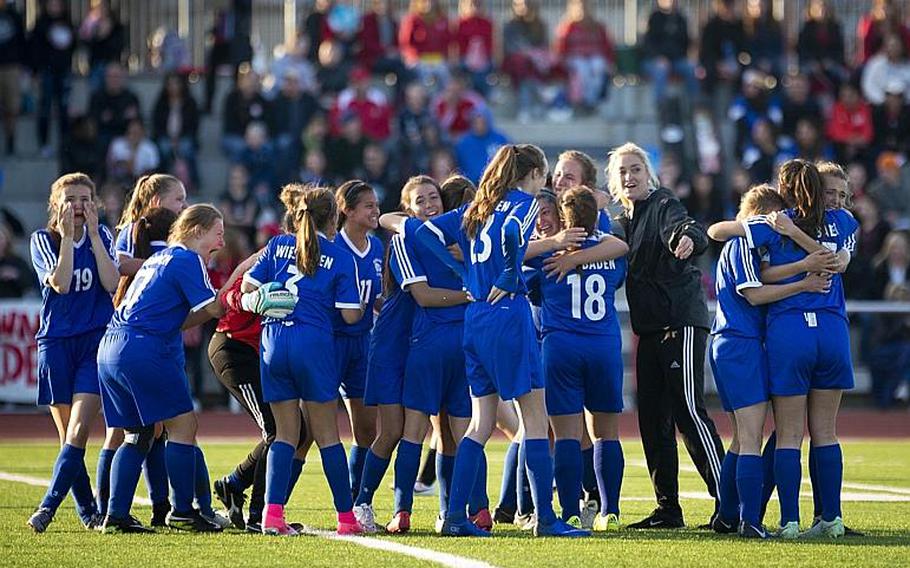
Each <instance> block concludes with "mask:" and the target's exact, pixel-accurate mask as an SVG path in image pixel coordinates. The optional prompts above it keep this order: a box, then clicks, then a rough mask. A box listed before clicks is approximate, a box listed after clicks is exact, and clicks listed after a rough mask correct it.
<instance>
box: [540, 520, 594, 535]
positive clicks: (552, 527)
mask: <svg viewBox="0 0 910 568" xmlns="http://www.w3.org/2000/svg"><path fill="white" fill-rule="evenodd" d="M534 536H559V537H564V538H582V537H586V536H591V531H587V530H584V529H577V528H575V527H573V526H572V525H570V524H569V523H567V522H565V521H563V520H562V519H556V520H555V521H553V522H552V523H550V524H549V525H545V524H543V523H541V522H540V520H538V521H537V525H536V526H535V527H534Z"/></svg>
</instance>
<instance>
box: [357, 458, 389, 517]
mask: <svg viewBox="0 0 910 568" xmlns="http://www.w3.org/2000/svg"><path fill="white" fill-rule="evenodd" d="M391 461H392V460H389V459H385V458H381V457H379V456H377V455H376V454H374V453H373V450H369V451H368V452H367V457H366V459H365V460H363V477H361V478H360V487H358V488H357V499H355V500H354V505H364V504H365V505H372V504H373V495H375V493H376V490H377V489H379V485H380V484H381V483H382V478H383V477H385V472H386V471H388V469H389V464H390V463H391Z"/></svg>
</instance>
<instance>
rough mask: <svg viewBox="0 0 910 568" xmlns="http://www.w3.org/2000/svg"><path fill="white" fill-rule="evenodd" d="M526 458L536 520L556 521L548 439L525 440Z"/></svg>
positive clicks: (551, 460)
mask: <svg viewBox="0 0 910 568" xmlns="http://www.w3.org/2000/svg"><path fill="white" fill-rule="evenodd" d="M523 443H524V445H525V447H526V448H525V454H526V455H527V459H528V479H529V480H530V482H531V498H532V499H533V500H534V508H535V509H536V510H537V522H539V523H542V524H544V525H549V524H551V523H553V522H555V521H556V513H554V512H553V459H552V458H551V457H550V440H547V439H546V438H544V439H538V440H527V439H526V440H525V441H524V442H523Z"/></svg>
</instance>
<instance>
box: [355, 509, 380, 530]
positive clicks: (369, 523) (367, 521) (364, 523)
mask: <svg viewBox="0 0 910 568" xmlns="http://www.w3.org/2000/svg"><path fill="white" fill-rule="evenodd" d="M354 518H355V519H357V522H358V523H360V526H361V527H363V532H364V533H368V534H373V533H375V532H376V531H377V530H378V529H377V528H376V519H375V517H374V515H373V507H372V506H371V505H368V504H366V503H363V504H362V505H355V506H354Z"/></svg>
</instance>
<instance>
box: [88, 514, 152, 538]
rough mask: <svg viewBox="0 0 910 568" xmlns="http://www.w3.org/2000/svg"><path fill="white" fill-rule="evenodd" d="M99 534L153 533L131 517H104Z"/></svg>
mask: <svg viewBox="0 0 910 568" xmlns="http://www.w3.org/2000/svg"><path fill="white" fill-rule="evenodd" d="M101 532H102V533H104V534H120V533H125V534H129V533H132V534H147V533H154V532H155V531H154V530H152V529H150V528H148V527H146V526H144V525H143V524H142V523H141V522H139V519H137V518H136V517H134V516H132V515H128V516H126V517H112V516H110V515H108V516H106V517H104V524H102V525H101Z"/></svg>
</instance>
